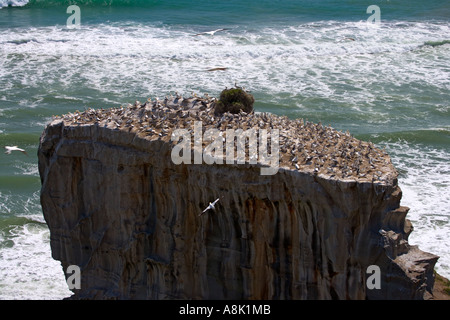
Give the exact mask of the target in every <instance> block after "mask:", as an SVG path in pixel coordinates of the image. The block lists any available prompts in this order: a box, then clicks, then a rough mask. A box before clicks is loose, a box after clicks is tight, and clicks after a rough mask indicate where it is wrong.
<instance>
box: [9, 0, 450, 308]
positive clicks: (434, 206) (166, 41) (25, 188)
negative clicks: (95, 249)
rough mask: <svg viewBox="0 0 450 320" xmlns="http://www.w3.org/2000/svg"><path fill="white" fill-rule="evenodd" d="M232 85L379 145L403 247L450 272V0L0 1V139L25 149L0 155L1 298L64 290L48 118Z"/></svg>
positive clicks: (267, 105)
mask: <svg viewBox="0 0 450 320" xmlns="http://www.w3.org/2000/svg"><path fill="white" fill-rule="evenodd" d="M73 4H75V5H77V6H78V7H79V9H80V25H79V28H71V27H70V26H71V23H72V20H70V19H69V18H70V17H71V15H72V14H74V13H73V12H72V11H70V12H69V13H67V8H68V6H69V5H73ZM371 5H377V6H378V8H379V9H380V10H379V13H380V14H379V20H377V21H378V22H379V23H368V21H367V20H368V18H369V17H371V16H372V15H373V14H375V13H376V11H369V13H367V9H368V7H369V6H371ZM68 19H69V26H68ZM222 28H224V29H226V30H223V31H219V32H217V33H216V34H215V35H214V36H210V35H198V36H194V35H195V34H198V33H201V32H205V31H211V30H216V29H222ZM214 67H224V68H227V70H225V71H214V72H208V71H206V70H207V69H209V68H214ZM235 83H236V84H238V85H240V86H244V87H246V89H248V90H251V91H252V94H253V95H254V96H255V99H256V102H255V109H256V110H257V111H265V112H272V113H275V114H279V115H287V116H288V117H290V118H304V119H308V120H309V121H313V122H319V121H320V122H322V123H323V124H326V125H328V124H329V125H331V126H332V127H334V128H336V129H338V130H342V131H346V130H348V131H350V133H351V134H353V135H354V136H355V137H357V138H360V139H363V140H366V141H372V142H374V143H375V144H376V145H377V146H379V147H381V148H385V149H386V150H387V151H388V153H389V154H390V156H391V157H392V160H393V162H394V164H395V166H396V167H397V169H398V171H399V173H400V176H399V184H400V186H401V188H402V190H403V199H402V205H405V206H408V207H410V212H409V214H408V216H407V218H409V219H410V220H411V221H412V222H413V225H414V226H415V230H414V232H413V233H412V234H411V236H410V244H413V245H418V246H419V247H420V248H421V249H422V250H425V251H429V252H432V253H434V254H437V255H439V256H440V259H439V261H438V263H437V266H436V270H437V271H438V272H439V273H441V274H442V275H444V276H446V277H448V278H450V246H448V237H449V235H450V161H449V159H450V2H448V1H441V0H429V1H426V2H424V1H422V0H411V1H396V0H390V1H387V0H376V1H375V0H370V1H363V0H353V1H337V0H335V1H332V0H323V1H313V0H298V1H294V0H279V1H277V0H271V1H268V0H257V1H256V0H250V1H237V0H228V1H221V0H213V1H204V0H199V1H187V0H169V1H162V0H161V1H156V0H154V1H143V0H141V1H126V0H122V1H116V0H109V1H108V0H103V1H100V0H99V1H94V0H90V1H89V0H85V1H56V0H48V1H47V0H30V1H27V0H0V145H2V146H3V145H17V146H19V147H22V148H24V149H26V150H27V153H28V156H27V155H24V154H22V153H13V154H11V155H6V154H4V153H3V152H1V153H0V299H62V298H64V297H68V296H70V294H71V293H70V291H69V290H68V289H67V285H66V283H65V281H64V274H63V270H62V267H61V265H60V263H59V262H58V261H55V260H53V259H52V257H51V252H50V245H49V237H50V236H49V231H48V228H47V227H46V224H45V221H44V219H43V216H42V211H41V207H40V203H39V192H40V180H39V173H38V169H37V156H36V152H37V148H38V143H39V137H40V134H41V133H42V131H43V129H44V126H45V124H46V123H48V122H49V121H50V119H51V117H52V115H59V114H64V113H67V112H71V111H74V110H83V109H84V108H89V107H91V108H109V107H117V106H120V105H126V104H127V103H134V101H135V100H139V101H145V100H146V99H147V98H149V97H152V98H155V97H159V98H163V97H164V96H165V95H170V94H174V93H175V92H178V93H180V94H183V95H187V96H189V95H191V94H192V93H193V92H194V93H196V94H199V95H203V94H204V93H208V94H209V95H210V96H218V95H219V93H220V91H221V90H223V89H224V88H225V87H232V86H234V85H235Z"/></svg>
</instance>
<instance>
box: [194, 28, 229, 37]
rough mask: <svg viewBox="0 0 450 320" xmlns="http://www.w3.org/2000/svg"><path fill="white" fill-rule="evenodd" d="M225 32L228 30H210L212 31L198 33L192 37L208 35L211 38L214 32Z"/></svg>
mask: <svg viewBox="0 0 450 320" xmlns="http://www.w3.org/2000/svg"><path fill="white" fill-rule="evenodd" d="M225 30H228V29H217V30H212V31H205V32H200V33H197V34H193V36H194V37H195V36H201V35H204V34H209V35H210V36H213V35H214V34H215V33H216V32H219V31H225Z"/></svg>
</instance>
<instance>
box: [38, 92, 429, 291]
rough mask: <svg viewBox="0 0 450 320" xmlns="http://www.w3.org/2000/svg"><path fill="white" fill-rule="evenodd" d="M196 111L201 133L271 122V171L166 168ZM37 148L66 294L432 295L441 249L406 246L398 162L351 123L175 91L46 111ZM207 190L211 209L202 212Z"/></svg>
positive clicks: (237, 167)
mask: <svg viewBox="0 0 450 320" xmlns="http://www.w3.org/2000/svg"><path fill="white" fill-rule="evenodd" d="M195 121H201V125H202V126H201V130H202V133H203V134H204V133H205V132H206V131H207V129H209V128H215V129H217V130H219V131H220V132H222V133H223V134H225V132H226V129H230V128H235V129H236V128H241V129H242V130H248V129H249V128H253V127H256V128H258V129H262V128H266V129H268V130H270V129H274V128H278V129H279V130H280V131H279V137H280V141H279V145H280V154H279V159H280V161H279V164H278V165H279V168H278V169H277V170H276V172H275V173H274V174H268V175H263V174H261V170H260V169H261V167H264V164H261V163H260V162H259V161H258V162H257V163H256V164H254V163H251V162H250V161H246V163H245V164H238V163H237V162H234V163H233V164H227V163H225V162H224V163H223V164H218V163H212V164H205V163H202V164H195V163H194V162H192V164H189V163H180V164H175V163H174V161H173V154H172V152H173V149H174V145H176V143H177V142H178V141H177V140H173V136H172V135H171V134H172V133H173V132H174V130H176V129H182V128H184V129H186V130H193V129H195V127H194V125H195ZM197 128H198V127H197ZM188 132H190V131H188ZM222 133H221V137H224V136H225V135H222ZM171 138H172V139H171ZM216 138H217V136H216ZM191 142H192V145H195V135H194V136H193V141H189V145H191ZM201 143H202V144H201V147H204V146H205V145H206V142H205V141H203V142H201ZM271 143H272V145H273V143H274V140H271ZM258 145H259V146H260V145H261V140H258ZM247 147H250V146H249V145H247ZM204 151H205V149H203V152H204ZM38 156H39V172H40V176H41V181H42V190H41V204H42V208H43V213H44V217H45V220H46V222H47V224H48V226H49V228H50V232H51V241H50V244H51V249H52V255H53V258H54V259H56V260H59V261H61V263H62V266H63V269H64V270H66V269H67V267H68V266H69V265H77V266H79V267H80V269H81V289H74V290H73V291H74V296H73V298H86V299H426V298H428V297H430V293H431V292H432V288H433V282H434V278H433V268H434V264H435V263H436V261H437V259H438V257H437V256H435V255H433V254H429V253H425V252H423V251H421V250H419V249H418V248H417V247H416V246H411V245H409V244H408V235H409V234H410V232H411V231H412V226H411V224H410V223H409V221H408V220H407V219H405V216H406V214H407V212H408V208H406V207H403V206H401V205H400V200H401V190H400V188H399V186H398V185H397V172H396V171H395V168H394V167H393V165H392V163H391V161H390V159H389V157H388V155H387V154H386V153H384V152H383V151H381V150H378V149H377V148H375V147H374V146H373V145H372V144H370V143H366V142H362V141H358V140H356V139H354V138H353V137H351V136H350V135H349V134H348V133H342V132H338V131H336V130H334V129H332V128H329V127H324V126H322V125H320V124H312V123H309V122H305V121H303V120H289V119H287V118H285V117H277V116H274V115H268V114H254V113H251V114H246V113H244V112H241V113H239V114H235V115H233V114H228V113H226V114H223V115H219V116H214V100H213V99H209V98H208V99H206V98H204V99H203V98H191V99H183V98H182V97H175V98H172V99H166V100H164V101H148V102H146V103H144V104H141V103H136V104H135V105H134V106H129V107H127V108H123V107H122V108H115V109H109V110H103V109H102V110H92V109H89V110H86V111H84V112H75V113H73V114H68V115H65V116H62V117H57V118H55V119H54V120H53V121H52V122H51V123H50V124H48V125H47V127H46V128H45V131H44V132H43V134H42V136H41V140H40V145H39V151H38ZM216 156H217V154H216ZM219 156H220V155H219ZM247 156H248V157H247V158H246V159H247V160H249V157H250V155H247ZM223 157H225V155H223ZM192 158H195V148H193V151H192ZM215 199H219V201H218V202H217V203H216V205H215V209H210V210H207V211H206V212H204V213H203V214H201V213H202V212H203V210H204V209H205V208H206V207H207V206H208V204H209V203H210V202H213V201H214V200H215ZM369 266H376V267H378V268H379V272H378V273H377V272H376V270H375V271H374V273H373V274H372V273H371V272H369V270H373V269H371V268H369ZM368 282H370V283H371V284H372V286H370V285H369V286H368ZM372 282H373V283H372ZM373 285H375V287H373Z"/></svg>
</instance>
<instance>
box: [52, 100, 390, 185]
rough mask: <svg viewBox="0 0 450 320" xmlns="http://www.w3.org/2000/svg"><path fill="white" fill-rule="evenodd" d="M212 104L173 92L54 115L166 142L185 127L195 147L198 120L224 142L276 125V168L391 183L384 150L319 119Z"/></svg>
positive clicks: (70, 122) (67, 122)
mask: <svg viewBox="0 0 450 320" xmlns="http://www.w3.org/2000/svg"><path fill="white" fill-rule="evenodd" d="M216 102H217V99H215V98H211V97H209V96H207V95H205V96H204V97H198V96H193V97H188V98H184V97H182V96H178V95H177V96H176V97H166V98H165V99H164V100H159V99H154V100H152V99H148V100H147V101H146V102H145V103H141V102H139V101H136V102H135V104H134V105H131V104H129V105H128V106H121V107H118V108H111V109H92V108H89V109H86V110H84V111H76V112H74V113H68V114H65V115H62V116H56V117H55V118H56V119H62V120H63V121H64V125H65V126H80V125H95V126H100V127H105V128H109V129H111V130H122V131H125V132H131V133H135V134H136V135H137V136H139V137H141V138H144V139H148V140H162V141H165V142H167V143H171V144H174V141H172V139H171V137H172V133H173V132H174V131H175V130H177V129H186V130H187V132H189V133H190V134H191V136H192V141H191V145H192V146H194V145H195V141H194V133H193V130H194V129H195V123H199V122H200V123H201V130H202V135H203V134H204V133H205V132H206V131H207V130H208V129H217V130H218V131H219V132H220V137H222V138H223V139H224V140H225V139H226V131H227V130H229V129H234V130H238V129H242V130H243V131H246V130H249V129H256V130H261V129H265V130H266V131H267V133H268V135H269V136H270V132H273V130H275V129H278V132H279V167H280V168H285V169H291V170H297V171H301V172H310V173H312V174H316V175H322V176H326V177H327V178H332V179H345V180H358V181H369V182H380V183H392V181H393V179H396V177H397V171H396V170H395V168H394V166H393V164H392V162H391V159H390V157H389V155H388V154H387V153H386V152H385V151H384V150H380V149H379V148H376V147H375V146H374V145H373V143H371V142H365V141H361V140H358V139H356V138H354V137H353V136H352V135H351V134H350V133H349V132H348V131H347V132H345V133H344V132H341V131H338V130H336V129H333V128H332V127H330V126H324V125H322V124H320V123H318V124H315V123H312V122H309V121H306V120H304V119H295V120H292V119H289V118H287V117H286V116H277V115H274V114H270V113H258V112H253V111H252V112H249V113H247V112H244V111H241V112H239V113H234V114H233V113H229V112H225V113H222V114H217V112H215V106H216ZM259 142H260V141H259V140H258V141H257V143H258V145H259ZM250 143H251V142H249V141H246V143H245V150H246V154H245V159H246V161H249V159H250V158H251V155H250V154H249V147H250ZM201 145H202V147H203V148H205V147H206V146H207V145H208V142H207V141H202V143H201ZM270 145H271V138H269V139H268V148H267V150H268V151H269V152H270V150H271V146H270ZM224 146H225V143H224ZM236 148H237V147H235V151H237V150H236ZM223 154H225V150H224V152H223ZM223 163H225V161H224V162H223Z"/></svg>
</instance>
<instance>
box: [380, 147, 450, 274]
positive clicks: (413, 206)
mask: <svg viewBox="0 0 450 320" xmlns="http://www.w3.org/2000/svg"><path fill="white" fill-rule="evenodd" d="M386 150H388V153H389V154H390V155H391V157H392V160H393V162H394V165H395V166H396V168H397V169H398V170H399V172H400V176H399V185H400V187H401V189H402V191H403V197H402V205H405V206H407V207H409V208H410V211H409V213H408V215H407V218H408V219H410V220H411V222H412V223H413V226H414V227H415V229H414V231H413V232H412V233H411V235H410V238H409V242H410V244H413V245H418V246H419V248H420V249H422V250H424V251H427V252H431V253H434V254H437V255H439V256H440V258H439V260H438V262H437V264H436V270H437V271H438V272H439V273H440V274H442V275H443V276H445V277H447V278H450V247H449V246H448V235H449V234H450V211H449V210H450V163H449V162H448V159H450V153H449V152H448V151H445V150H440V149H436V148H427V147H423V146H421V147H418V146H415V145H412V144H410V143H407V142H406V141H397V142H392V143H388V144H387V145H386Z"/></svg>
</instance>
